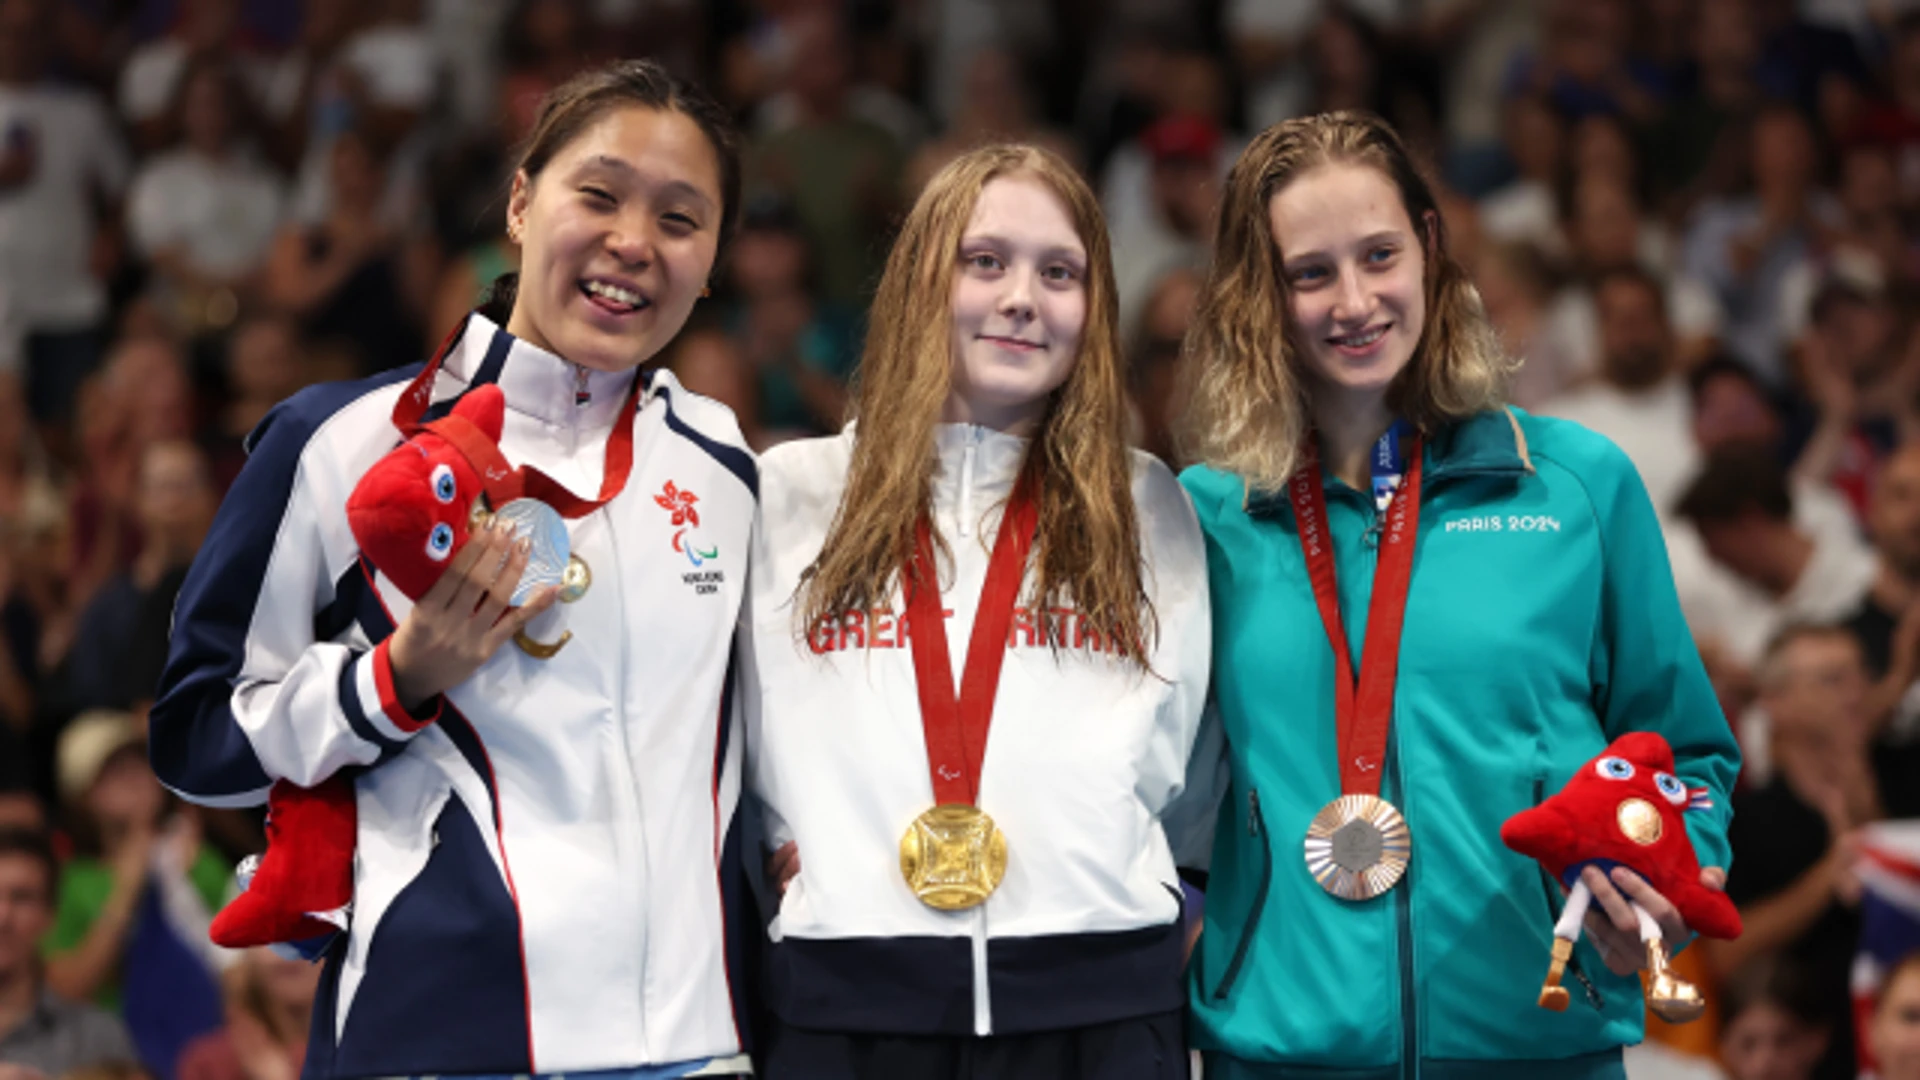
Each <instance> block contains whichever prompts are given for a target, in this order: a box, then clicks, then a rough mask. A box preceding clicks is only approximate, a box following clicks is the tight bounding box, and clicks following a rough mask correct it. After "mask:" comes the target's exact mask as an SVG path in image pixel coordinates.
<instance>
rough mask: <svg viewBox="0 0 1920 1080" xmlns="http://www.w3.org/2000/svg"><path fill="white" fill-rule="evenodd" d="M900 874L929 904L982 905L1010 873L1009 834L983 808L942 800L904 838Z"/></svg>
mask: <svg viewBox="0 0 1920 1080" xmlns="http://www.w3.org/2000/svg"><path fill="white" fill-rule="evenodd" d="M900 873H901V874H902V875H904V876H905V877H906V879H907V887H908V888H910V889H912V890H913V895H915V896H917V897H919V898H920V902H921V903H923V904H925V905H927V906H928V907H931V908H938V909H940V910H941V911H964V910H966V909H967V908H970V907H977V906H979V905H980V904H983V903H985V902H986V900H987V897H989V896H991V895H993V890H995V889H997V888H999V887H1000V880H1001V879H1002V878H1004V877H1006V876H1007V838H1006V837H1005V836H1004V835H1002V834H1001V832H1000V827H999V826H997V825H995V824H994V823H993V819H992V818H990V817H988V816H987V815H986V812H985V811H983V810H981V809H980V808H979V807H977V806H968V805H966V804H965V803H942V804H940V805H939V806H936V807H934V808H933V809H931V810H928V811H927V812H926V813H924V814H921V815H920V816H919V817H917V818H915V819H914V822H913V824H912V825H910V826H908V827H907V833H906V835H905V836H902V837H901V838H900Z"/></svg>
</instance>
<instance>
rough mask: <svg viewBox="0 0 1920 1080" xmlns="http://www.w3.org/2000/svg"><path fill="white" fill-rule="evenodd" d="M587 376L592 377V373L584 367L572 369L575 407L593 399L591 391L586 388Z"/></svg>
mask: <svg viewBox="0 0 1920 1080" xmlns="http://www.w3.org/2000/svg"><path fill="white" fill-rule="evenodd" d="M589 378H592V373H591V372H589V371H588V370H587V369H586V368H583V367H575V368H574V369H573V406H574V408H576V409H577V408H580V407H581V406H584V405H586V404H587V403H588V402H590V401H592V400H593V391H592V390H589V389H588V388H587V380H588V379H589Z"/></svg>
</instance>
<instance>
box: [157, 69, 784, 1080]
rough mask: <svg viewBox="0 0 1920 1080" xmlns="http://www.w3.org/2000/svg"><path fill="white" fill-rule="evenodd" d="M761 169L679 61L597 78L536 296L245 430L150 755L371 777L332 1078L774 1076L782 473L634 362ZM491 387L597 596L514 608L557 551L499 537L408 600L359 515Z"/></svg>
mask: <svg viewBox="0 0 1920 1080" xmlns="http://www.w3.org/2000/svg"><path fill="white" fill-rule="evenodd" d="M738 175H739V167H738V160H737V154H736V152H735V150H734V139H733V137H732V135H731V133H730V131H729V128H728V124H727V119H726V115H725V113H724V111H722V110H721V109H720V108H719V106H717V105H715V104H714V103H713V102H712V101H711V100H710V99H708V98H706V97H705V96H704V95H702V94H700V93H699V92H698V91H696V90H693V89H692V88H690V87H688V86H686V85H684V84H681V83H679V82H678V81H676V80H674V79H673V78H672V77H670V76H668V75H667V74H666V73H665V72H664V71H663V70H662V69H660V68H659V67H657V66H655V65H653V64H650V63H644V62H625V63H619V64H614V65H611V66H609V67H606V68H602V69H599V70H595V71H591V72H588V73H585V74H583V75H581V76H579V77H577V78H575V79H574V80H572V81H570V82H568V83H567V84H565V85H563V86H561V87H560V88H558V89H556V90H555V91H554V92H553V94H551V95H550V96H549V98H548V100H547V101H546V103H544V104H543V106H542V109H541V113H540V117H539V119H538V121H537V122H536V125H535V129H534V131H533V134H532V135H531V137H530V140H529V143H528V146H527V149H526V150H525V152H524V154H523V156H522V159H521V164H520V169H519V171H518V173H517V175H516V177H515V179H514V188H513V194H512V197H511V199H510V200H509V203H508V208H507V216H508V229H509V232H510V234H511V235H512V236H513V237H514V239H515V240H516V241H517V242H518V243H519V244H520V247H521V252H522V259H521V271H520V276H519V278H518V279H517V287H514V286H506V285H496V289H495V292H496V301H495V302H493V303H490V304H489V305H488V306H487V307H486V308H483V309H482V311H480V312H476V313H474V314H473V315H471V316H469V317H468V319H467V320H466V322H465V323H464V325H463V326H462V327H461V328H460V329H459V330H457V331H456V332H455V334H454V335H453V337H452V338H451V339H449V341H448V343H447V344H446V345H445V346H444V347H443V348H442V350H441V352H440V354H439V355H437V356H436V357H435V358H434V360H433V363H432V369H431V370H430V371H425V372H421V371H420V369H418V368H415V369H411V370H401V371H395V372H390V373H388V374H386V375H382V376H377V377H375V378H373V379H369V380H365V381H362V382H357V383H345V384H331V385H326V386H319V387H314V388H312V389H310V390H307V391H304V392H302V393H300V394H298V395H296V396H294V397H293V398H291V399H289V400H288V401H286V402H284V403H282V404H281V405H280V406H279V407H277V408H276V409H275V410H274V411H273V413H272V414H270V415H269V416H268V418H267V419H266V420H265V421H264V422H263V423H262V424H261V426H260V428H259V429H258V430H256V431H255V432H254V434H253V435H252V437H251V438H250V440H249V443H250V457H249V459H248V462H247V466H246V468H245V469H244V470H243V471H242V472H241V475H240V477H239V479H238V480H237V481H236V483H235V484H234V487H233V490H232V492H231V493H230V494H229V495H228V497H227V499H226V502H225V503H224V505H222V507H221V510H220V514H219V517H218V519H217V520H216V522H215V524H214V527H213V530H212V532H211V533H210V535H209V536H208V539H207V541H206V545H205V547H204V548H203V549H202V551H201V552H200V556H199V558H198V559H197V560H196V561H195V564H194V566H193V568H192V570H191V571H190V572H189V574H188V576H187V580H186V583H185V585H184V586H183V587H182V589H181V592H180V598H179V602H178V607H177V609H176V615H175V620H174V633H173V641H172V651H171V655H170V657H169V661H168V665H167V669H166V673H165V676H164V679H163V684H162V686H161V692H160V696H159V700H158V701H157V702H156V704H155V705H154V708H153V713H152V741H151V752H152V758H153V763H154V767H155V770H156V771H157V772H158V774H159V776H160V778H161V779H162V780H163V781H164V782H165V783H166V784H167V785H168V786H169V787H171V788H173V789H174V790H175V791H178V792H180V793H181V794H183V795H185V796H186V797H187V798H189V799H192V800H195V801H197V802H202V803H206V804H210V805H223V806H231V805H250V804H255V803H258V802H260V801H261V800H263V799H264V797H265V795H266V791H267V788H268V786H269V785H270V784H271V783H272V782H274V781H275V780H278V779H286V780H289V781H291V782H293V783H294V784H296V785H300V786H311V785H313V784H316V783H318V782H320V781H322V780H324V779H326V778H327V777H329V776H332V775H334V774H336V773H339V772H340V771H341V770H343V769H346V770H355V771H356V773H357V775H355V780H354V787H355V793H356V807H357V811H358V822H359V824H358V842H357V850H356V855H355V867H356V870H355V875H354V898H353V904H352V911H351V916H350V920H351V923H350V926H349V927H348V929H347V932H346V933H345V934H342V935H339V936H337V937H336V938H335V939H334V941H333V943H332V945H331V947H330V948H329V949H328V952H327V960H326V969H325V974H324V975H323V977H322V980H321V984H320V991H319V996H318V999H317V1001H316V1002H315V1006H314V1025H313V1031H312V1034H311V1037H310V1038H309V1040H308V1053H307V1062H306V1068H305V1070H304V1075H305V1076H307V1077H317V1078H324V1080H332V1078H343V1077H365V1076H404V1075H421V1074H429V1075H440V1076H485V1075H526V1074H538V1073H542V1072H546V1073H551V1072H558V1071H565V1072H577V1071H588V1070H600V1069H623V1070H628V1071H634V1070H640V1071H641V1072H643V1073H644V1074H645V1075H654V1073H651V1072H645V1070H647V1069H656V1070H657V1069H669V1070H670V1071H669V1072H666V1073H663V1075H673V1076H690V1075H698V1076H718V1075H729V1076H730V1075H735V1074H736V1073H739V1072H741V1071H744V1069H745V1068H746V1062H745V1060H744V1059H743V1058H742V1057H741V1055H742V1053H743V1052H744V1050H745V1049H746V1048H745V1047H744V1046H743V1045H742V1041H743V1040H742V1038H741V1033H740V1026H739V1024H738V1023H737V1021H736V1017H737V1016H738V1015H739V1012H738V1010H737V1009H736V1006H735V1001H734V997H733V991H734V990H735V989H737V988H742V987H744V985H745V982H744V980H743V979H742V978H740V977H739V973H737V972H735V973H730V971H729V963H728V961H729V952H730V950H729V949H728V947H727V946H728V943H729V942H728V934H727V930H728V927H729V925H731V926H733V927H739V926H740V925H741V922H740V919H739V917H738V914H735V915H734V916H733V917H731V918H730V917H729V916H728V914H727V913H726V910H725V909H726V906H727V900H728V895H727V894H728V893H729V892H737V890H733V889H731V887H730V885H729V883H728V881H727V878H728V874H727V873H726V868H727V867H728V865H730V861H731V860H734V859H736V856H735V855H733V854H731V849H732V848H733V847H734V844H735V843H736V841H735V839H734V837H735V836H736V833H735V831H734V829H733V828H732V826H733V823H734V817H735V815H734V808H735V803H736V798H737V792H738V770H739V764H738V763H739V759H740V751H739V745H740V740H739V739H737V738H730V737H729V736H730V732H729V727H730V725H729V724H727V723H725V722H723V718H724V717H725V716H726V715H727V712H728V706H727V705H726V704H725V701H724V697H725V693H726V688H727V681H726V680H727V670H728V666H729V654H730V651H731V650H730V645H731V639H732V634H733V629H734V626H735V624H736V623H737V621H738V606H739V603H740V598H741V596H742V595H743V593H744V589H745V580H744V579H745V573H744V571H745V568H746V555H747V552H746V544H747V541H748V538H749V535H750V531H751V526H752V521H753V515H754V486H755V483H756V476H755V470H754V464H753V459H752V456H751V455H750V454H749V453H748V452H747V450H746V449H745V447H744V445H743V443H742V441H741V438H740V433H739V430H738V428H737V427H736V425H735V423H734V420H733V417H732V414H731V413H729V412H728V411H727V410H726V409H725V408H723V407H721V406H719V405H717V404H715V403H713V402H710V401H706V400H704V399H701V398H697V397H694V396H693V395H691V394H688V393H686V392H685V391H683V390H681V389H680V387H679V386H678V385H677V384H676V383H675V382H674V380H673V377H672V376H671V375H669V374H667V373H665V372H658V371H648V372H642V371H641V370H639V369H640V366H641V365H642V364H644V363H645V362H647V361H648V360H651V359H652V358H653V357H654V356H655V355H657V354H658V352H659V351H660V349H661V348H662V347H663V346H664V345H665V344H666V343H667V342H668V341H669V340H670V339H672V337H673V336H674V335H675V334H676V333H678V331H679V329H680V327H681V326H682V325H683V324H684V323H685V321H686V319H687V316H688V314H689V313H690V311H691V310H692V308H693V306H694V304H695V303H696V301H697V300H698V297H699V295H700V293H701V291H702V289H703V287H704V286H705V285H706V282H707V279H708V278H709V276H710V275H711V273H712V270H713V265H714V262H715V259H716V258H717V255H718V251H719V248H720V245H721V243H722V240H723V238H724V237H725V236H726V234H727V232H728V230H729V226H730V225H731V223H732V222H733V220H734V217H735V211H736V205H737V201H738V200H737V192H738V189H739V182H738ZM416 372H419V374H418V375H416ZM483 383H494V384H497V385H498V386H499V387H500V388H501V390H502V391H503V392H504V396H505V401H506V421H505V430H504V435H503V437H502V439H501V444H500V448H501V451H502V452H503V454H504V455H505V457H506V459H507V461H508V463H509V465H510V466H512V467H515V468H524V467H531V468H535V469H538V470H540V471H541V472H543V473H545V474H546V475H547V476H548V477H550V478H551V479H552V480H553V481H554V482H555V484H556V485H557V488H555V489H549V490H547V492H546V494H544V495H543V498H545V499H546V500H547V501H548V503H549V505H551V506H554V507H555V509H556V510H559V512H560V513H561V514H562V515H564V517H565V519H566V521H565V528H566V530H567V533H568V534H569V537H570V543H569V546H570V548H571V550H572V552H573V553H574V554H576V555H578V556H579V557H580V558H581V559H583V560H584V561H585V563H586V565H587V567H588V569H589V570H590V571H591V573H592V582H591V584H590V585H589V586H588V588H587V589H586V591H585V592H584V594H582V595H580V596H578V597H577V598H576V599H574V600H572V601H570V602H567V603H555V602H554V600H553V597H552V595H551V594H545V595H541V594H536V597H535V598H534V599H531V600H529V601H528V602H527V603H525V604H523V605H522V606H519V607H515V608H509V607H508V606H507V605H508V602H509V599H510V597H511V595H512V593H513V591H514V588H515V586H516V584H517V583H518V582H519V579H520V576H521V568H522V567H523V566H524V565H525V564H526V561H527V558H528V554H527V553H526V552H524V551H522V552H520V553H518V554H514V555H512V556H510V557H508V556H507V552H508V550H509V549H508V546H507V543H506V540H505V538H504V537H503V536H502V535H501V534H494V535H493V536H491V537H488V535H487V534H485V533H484V532H476V533H475V534H474V538H473V540H472V541H471V542H470V543H469V544H468V546H467V547H466V548H465V549H463V550H462V551H461V552H460V553H459V554H457V555H454V556H453V557H452V560H451V562H450V563H449V570H448V571H446V572H444V573H443V574H442V575H441V577H440V580H439V583H438V584H436V585H435V586H434V587H433V589H432V590H430V591H428V592H427V593H426V594H424V595H423V596H422V597H421V599H420V602H419V603H418V604H412V603H409V602H408V600H407V598H406V596H405V595H403V594H402V593H401V592H400V591H399V590H398V589H396V588H394V586H393V585H392V583H391V582H389V581H388V580H386V578H385V577H384V576H382V575H379V574H377V573H375V572H374V571H373V570H372V569H371V568H370V567H368V566H367V565H366V563H365V561H364V560H363V559H362V558H361V555H360V552H359V550H358V548H357V546H356V545H355V543H354V540H353V536H352V534H351V532H350V531H349V529H348V527H347V521H346V512H345V503H346V499H347V496H348V493H349V492H351V491H353V490H354V485H355V484H356V483H357V481H358V480H359V478H360V476H361V475H362V474H363V473H365V472H366V470H367V469H368V468H369V467H371V466H372V465H373V463H374V462H375V461H377V460H378V459H380V458H381V457H383V456H384V455H385V454H386V453H387V452H388V451H389V450H391V449H392V448H393V447H394V446H395V445H396V444H398V442H399V441H400V439H401V437H402V434H403V432H402V430H401V429H402V428H403V427H407V426H410V425H411V423H412V422H413V419H417V418H418V417H416V414H420V413H422V412H423V415H424V418H425V419H432V418H434V417H435V416H437V415H439V414H441V413H444V411H445V410H446V409H448V408H450V407H451V403H452V402H453V401H454V400H455V399H456V398H458V397H459V396H460V395H461V394H462V393H464V392H465V391H466V390H467V389H469V388H471V387H474V386H478V385H481V384H483ZM397 424H398V425H399V426H396V425H397ZM622 478H624V483H622V482H621V479H622ZM496 620H498V621H496ZM517 629H524V631H525V633H526V634H527V636H528V637H529V638H530V639H531V640H532V641H533V642H535V643H536V644H535V646H534V647H533V648H531V649H528V648H522V647H517V646H516V645H515V644H511V643H508V642H507V639H508V638H509V637H510V636H511V634H512V633H513V631H515V630H517ZM565 635H570V637H567V638H566V643H565V645H564V647H562V648H561V649H560V650H559V651H558V652H557V653H554V654H552V655H551V656H550V657H548V658H544V659H543V658H541V657H540V656H539V655H536V654H537V653H540V652H542V651H544V650H542V649H540V648H539V645H540V644H548V645H550V644H552V643H555V642H558V641H560V640H561V639H562V637H563V636H565ZM734 959H736V960H737V959H738V957H737V956H736V957H734Z"/></svg>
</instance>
